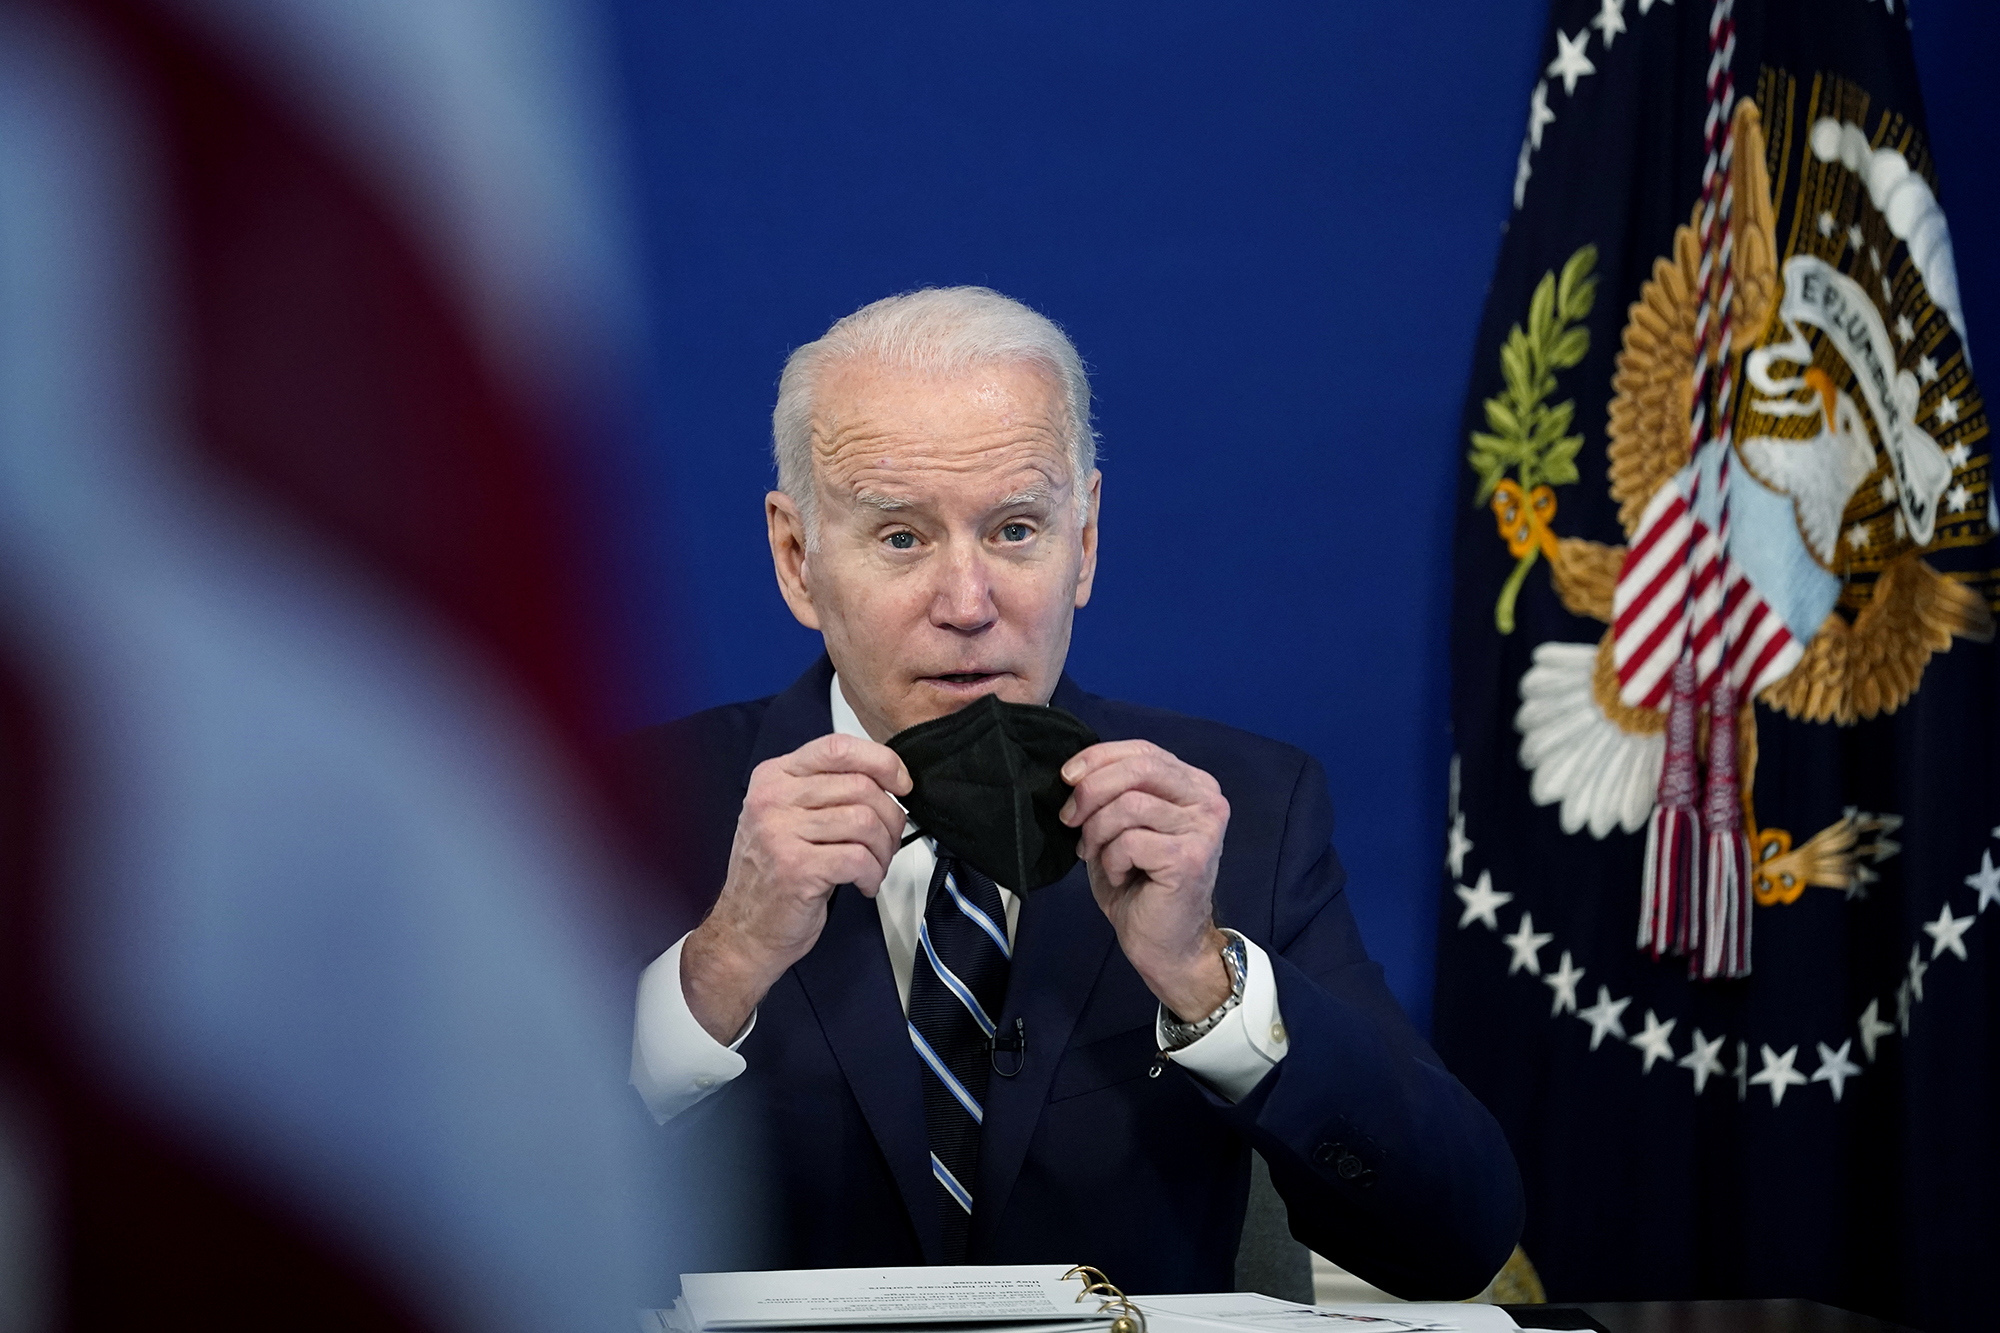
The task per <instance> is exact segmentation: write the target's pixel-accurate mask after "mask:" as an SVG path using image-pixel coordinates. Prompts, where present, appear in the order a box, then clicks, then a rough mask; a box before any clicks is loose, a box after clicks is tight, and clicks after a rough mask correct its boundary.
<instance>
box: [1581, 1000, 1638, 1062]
mask: <svg viewBox="0 0 2000 1333" xmlns="http://www.w3.org/2000/svg"><path fill="white" fill-rule="evenodd" d="M1630 1003H1632V997H1631V996H1629V995H1628V996H1626V997H1625V998H1624V999H1622V1000H1614V999H1612V998H1611V988H1610V987H1609V986H1599V987H1598V988H1597V1003H1596V1004H1593V1005H1591V1006H1590V1008H1588V1009H1583V1010H1580V1011H1578V1013H1577V1017H1578V1018H1580V1019H1582V1020H1583V1021H1584V1022H1586V1023H1588V1024H1590V1049H1591V1050H1593V1051H1594V1050H1596V1049H1597V1048H1598V1047H1599V1046H1601V1045H1602V1044H1603V1043H1604V1034H1605V1033H1607V1032H1609V1033H1611V1034H1612V1035H1613V1036H1615V1037H1617V1038H1618V1039H1619V1040H1620V1041H1623V1040H1625V1018H1624V1014H1625V1006H1626V1005H1628V1004H1630Z"/></svg>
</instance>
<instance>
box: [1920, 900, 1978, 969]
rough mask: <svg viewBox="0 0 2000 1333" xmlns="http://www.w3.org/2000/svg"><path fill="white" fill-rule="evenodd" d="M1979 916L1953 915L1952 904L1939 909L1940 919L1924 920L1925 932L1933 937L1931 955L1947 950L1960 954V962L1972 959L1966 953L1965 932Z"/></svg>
mask: <svg viewBox="0 0 2000 1333" xmlns="http://www.w3.org/2000/svg"><path fill="white" fill-rule="evenodd" d="M1978 919H1979V918H1978V917H1976V916H1953V915H1952V914H1951V904H1950V903H1946V904H1945V905H1944V906H1943V907H1940V908H1939V909H1938V919H1937V920H1935V921H1926V922H1924V934H1926V935H1928V936H1930V937H1931V957H1933V958H1936V957H1937V956H1938V955H1939V954H1942V953H1944V952H1946V951H1947V950H1948V951H1950V952H1952V953H1955V954H1957V955H1958V959H1959V961H1960V962H1969V961H1971V960H1970V959H1968V958H1967V957H1966V955H1965V932H1966V931H1967V930H1968V929H1970V928H1971V926H1972V923H1973V922H1974V921H1976V920H1978Z"/></svg>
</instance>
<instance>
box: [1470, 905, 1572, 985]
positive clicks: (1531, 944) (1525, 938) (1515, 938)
mask: <svg viewBox="0 0 2000 1333" xmlns="http://www.w3.org/2000/svg"><path fill="white" fill-rule="evenodd" d="M1459 924H1460V925H1463V924H1464V922H1460V923H1459ZM1495 929H1498V927H1495ZM1500 938H1501V940H1502V941H1504V942H1505V943H1506V945H1507V947H1508V948H1510V949H1512V950H1513V951H1514V957H1513V959H1512V960H1511V961H1509V962H1508V964H1507V975H1508V976H1510V977H1511V976H1513V975H1514V974H1515V973H1516V972H1519V971H1520V970H1521V969H1522V968H1524V967H1525V968H1527V969H1528V971H1530V972H1532V973H1534V974H1535V975H1536V976H1540V975H1541V974H1542V946H1543V945H1544V944H1547V943H1548V942H1549V941H1550V940H1552V939H1554V938H1555V936H1553V935H1537V934H1536V933H1535V914H1534V913H1533V912H1523V913H1521V928H1520V929H1519V930H1517V931H1515V932H1514V933H1513V934H1512V935H1503V936H1501V937H1500Z"/></svg>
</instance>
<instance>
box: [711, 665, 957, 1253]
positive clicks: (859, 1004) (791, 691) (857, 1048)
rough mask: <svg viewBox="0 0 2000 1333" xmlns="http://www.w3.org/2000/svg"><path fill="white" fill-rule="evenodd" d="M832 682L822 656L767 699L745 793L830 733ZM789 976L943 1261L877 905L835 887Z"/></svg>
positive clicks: (904, 1033) (916, 1077)
mask: <svg viewBox="0 0 2000 1333" xmlns="http://www.w3.org/2000/svg"><path fill="white" fill-rule="evenodd" d="M832 684H833V664H832V663H831V662H829V661H828V660H827V659H826V658H825V657H821V658H820V659H819V661H817V662H815V663H814V664H813V665H812V666H811V667H810V668H808V669H807V671H806V673H805V674H804V675H803V676H800V677H799V678H798V680H796V681H795V682H793V683H792V685H791V686H790V687H789V688H787V689H786V690H785V692H784V693H782V694H780V695H778V696H777V697H776V698H774V699H772V700H771V705H770V707H769V708H767V709H766V710H765V712H764V720H763V723H762V725H761V726H760V727H759V728H758V731H757V739H756V743H755V744H754V745H753V746H752V747H751V750H750V758H749V762H748V763H747V764H746V765H745V766H744V770H743V785H744V787H745V788H746V789H747V788H748V786H749V785H750V770H751V769H753V768H755V767H756V766H757V765H758V764H761V763H763V762H764V761H765V760H766V759H774V758H776V757H777V756H779V755H782V754H790V753H791V752H792V751H793V750H796V749H798V748H799V747H800V746H801V745H804V744H805V743H806V742H807V741H810V740H814V739H816V738H818V737H820V736H824V735H826V734H827V733H828V732H830V731H832V730H833V708H832V705H831V703H830V702H829V698H830V696H829V694H828V691H829V690H830V689H831V687H832ZM792 974H793V975H794V976H796V977H797V978H798V981H799V985H800V986H801V987H803V988H804V990H805V993H806V999H807V1001H808V1002H809V1003H810V1004H811V1005H812V1008H813V1014H814V1016H815V1017H816V1018H818V1019H819V1024H820V1030H821V1031H822V1032H824V1033H825V1035H826V1041H827V1045H829V1046H830V1047H832V1048H833V1057H834V1060H835V1061H836V1062H837V1063H838V1064H839V1065H840V1072H841V1074H842V1075H843V1076H845V1078H846V1079H847V1085H848V1087H849V1088H850V1089H851V1090H852V1091H853V1093H854V1099H855V1101H856V1102H858V1103H859V1104H860V1106H861V1114H862V1115H863V1116H864V1117H865V1118H866V1119H867V1121H868V1128H869V1130H870V1132H872V1133H873V1134H874V1136H875V1142H876V1143H877V1145H879V1146H880V1148H881V1149H882V1156H883V1157H884V1158H886V1159H887V1160H888V1163H889V1171H890V1174H891V1175H892V1176H894V1177H895V1180H896V1188H897V1189H898V1190H899V1191H900V1192H901V1193H902V1196H903V1203H904V1206H906V1207H907V1208H908V1209H909V1210H910V1221H911V1224H912V1225H913V1226H914V1228H915V1230H916V1233H917V1239H918V1241H919V1243H920V1244H921V1245H922V1246H923V1251H924V1258H925V1260H926V1261H927V1262H929V1263H940V1262H942V1261H943V1259H944V1238H943V1235H942V1233H941V1231H940V1229H939V1226H938V1216H937V1195H936V1185H935V1184H934V1183H933V1181H932V1179H931V1171H930V1133H929V1131H928V1130H927V1129H926V1128H925V1125H924V1089H923V1082H922V1072H921V1071H920V1070H919V1068H918V1066H917V1057H916V1052H915V1051H913V1050H912V1049H911V1048H910V1038H909V1029H908V1024H907V1021H906V1020H905V1019H904V1017H903V1006H902V1002H901V1001H900V1000H898V999H897V998H896V978H895V976H894V974H893V973H891V972H890V970H889V953H888V950H887V948H886V947H884V945H883V943H882V919H881V917H879V916H878V915H876V912H875V902H874V900H873V899H871V898H867V897H864V896H863V895H862V894H861V892H860V891H859V890H857V889H855V888H854V887H853V886H852V885H842V886H841V887H840V888H838V889H836V890H835V891H834V894H833V897H832V898H831V899H830V900H829V901H828V903H827V913H826V928H825V929H824V930H822V931H821V932H820V937H819V942H818V943H816V944H814V945H813V948H812V952H811V953H809V954H807V955H806V956H805V957H804V958H801V959H800V960H799V961H798V962H797V963H795V964H793V966H792Z"/></svg>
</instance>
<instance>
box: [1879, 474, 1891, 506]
mask: <svg viewBox="0 0 2000 1333" xmlns="http://www.w3.org/2000/svg"><path fill="white" fill-rule="evenodd" d="M1875 493H1876V494H1877V495H1879V496H1881V497H1882V503H1883V504H1885V505H1886V504H1894V503H1896V479H1895V478H1894V477H1884V478H1882V484H1881V485H1880V486H1877V487H1876V488H1875Z"/></svg>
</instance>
